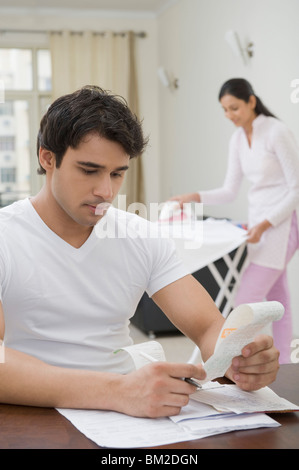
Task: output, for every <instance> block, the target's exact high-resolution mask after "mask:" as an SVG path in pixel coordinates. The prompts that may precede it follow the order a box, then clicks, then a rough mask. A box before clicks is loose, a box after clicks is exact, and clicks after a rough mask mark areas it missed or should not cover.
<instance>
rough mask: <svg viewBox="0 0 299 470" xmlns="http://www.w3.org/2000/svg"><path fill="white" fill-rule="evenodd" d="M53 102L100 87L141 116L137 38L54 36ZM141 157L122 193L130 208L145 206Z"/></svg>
mask: <svg viewBox="0 0 299 470" xmlns="http://www.w3.org/2000/svg"><path fill="white" fill-rule="evenodd" d="M50 50H51V60H52V99H53V100H54V99H56V98H58V97H59V96H61V95H64V94H67V93H72V92H73V91H75V90H77V89H78V88H81V87H82V86H84V85H97V86H100V87H101V88H103V89H106V90H110V91H111V92H112V93H114V94H117V95H121V96H123V97H124V98H125V99H126V100H127V102H128V105H129V107H130V109H131V110H132V111H133V112H134V113H135V114H136V115H137V116H138V114H139V109H138V87H137V74H136V65H135V35H134V33H133V32H131V31H129V32H126V33H121V34H120V33H117V34H115V33H113V32H110V31H108V32H105V33H104V34H103V33H99V34H97V33H93V32H91V31H86V32H83V33H73V32H70V31H63V32H62V33H55V32H53V33H51V34H50ZM143 187H144V185H143V172H142V160H141V156H140V157H137V158H133V159H131V161H130V168H129V170H128V172H127V174H126V178H125V181H124V183H123V186H122V189H121V194H122V195H126V204H127V207H128V205H129V204H131V203H134V202H139V203H144V189H143Z"/></svg>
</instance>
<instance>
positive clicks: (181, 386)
mask: <svg viewBox="0 0 299 470" xmlns="http://www.w3.org/2000/svg"><path fill="white" fill-rule="evenodd" d="M205 376H206V373H205V371H204V369H203V367H202V366H201V365H199V366H195V365H193V364H180V363H169V362H155V363H153V364H148V365H146V366H144V367H142V368H141V369H138V370H137V371H134V372H131V373H130V374H128V375H125V376H123V385H122V387H121V396H120V397H119V400H120V401H119V406H120V409H119V411H121V412H123V413H126V414H129V415H131V416H138V417H148V418H158V417H161V416H174V415H177V414H179V413H180V411H181V408H182V407H183V406H186V405H187V404H188V402H189V396H190V395H191V394H192V393H194V392H195V391H196V387H195V386H194V385H190V384H189V383H187V382H186V381H184V380H182V378H183V377H186V378H192V377H193V378H194V379H198V380H203V379H204V378H205Z"/></svg>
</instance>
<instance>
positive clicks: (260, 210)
mask: <svg viewBox="0 0 299 470" xmlns="http://www.w3.org/2000/svg"><path fill="white" fill-rule="evenodd" d="M243 177H246V178H247V179H248V180H249V182H250V183H251V187H250V190H249V194H248V226H249V228H250V227H253V226H254V225H256V224H258V223H260V222H262V221H263V220H265V219H267V220H268V221H269V222H270V223H271V224H272V227H270V228H269V229H268V230H266V231H265V232H264V234H263V236H262V239H261V241H260V242H259V243H257V244H252V243H250V244H248V255H249V259H250V261H252V262H253V263H256V264H259V265H261V266H265V267H268V268H274V269H283V268H284V267H285V257H286V250H287V244H288V238H289V232H290V226H291V216H292V213H293V212H294V211H297V220H298V221H299V217H298V216H299V209H298V208H299V150H298V146H297V143H296V141H295V139H294V136H293V135H292V133H291V132H290V130H289V129H288V128H287V127H286V126H285V124H284V123H282V122H281V121H279V120H278V119H276V118H273V117H268V116H264V115H262V114H261V115H259V116H257V118H256V119H255V120H254V121H253V133H252V139H251V147H249V144H248V140H247V137H246V134H245V132H244V130H243V128H238V129H237V130H236V131H235V132H234V134H233V136H232V138H231V140H230V145H229V161H228V169H227V173H226V177H225V181H224V184H223V186H222V187H221V188H219V189H214V190H210V191H200V196H201V201H202V203H203V204H223V203H229V202H231V201H232V200H234V199H235V197H236V196H237V193H238V190H239V188H240V185H241V182H242V178H243Z"/></svg>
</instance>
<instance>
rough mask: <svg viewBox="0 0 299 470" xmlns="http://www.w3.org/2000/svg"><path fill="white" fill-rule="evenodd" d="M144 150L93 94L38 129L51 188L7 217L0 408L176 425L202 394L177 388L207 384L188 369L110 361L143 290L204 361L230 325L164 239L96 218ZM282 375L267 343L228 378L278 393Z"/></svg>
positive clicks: (113, 101) (132, 129)
mask: <svg viewBox="0 0 299 470" xmlns="http://www.w3.org/2000/svg"><path fill="white" fill-rule="evenodd" d="M145 145H146V140H145V139H144V137H143V134H142V129H141V125H140V123H139V121H138V120H137V118H136V117H135V116H134V115H133V114H132V113H131V112H130V110H129V109H128V107H127V105H126V104H125V103H124V102H123V100H121V99H120V98H119V97H116V96H113V95H110V94H109V93H107V92H104V91H103V90H101V89H98V88H96V87H84V88H83V89H81V90H79V91H77V92H75V93H72V94H70V95H66V96H63V97H61V98H59V99H58V100H56V101H55V102H54V103H53V104H52V105H51V106H50V108H49V109H48V111H47V113H46V115H45V116H44V118H43V119H42V121H41V127H40V131H39V135H38V156H39V164H40V172H41V173H45V184H44V186H43V188H42V189H41V191H40V192H39V193H38V194H37V195H36V196H35V197H32V198H30V199H26V200H24V201H20V202H17V203H15V204H13V205H12V206H10V207H7V208H4V209H2V210H1V211H0V229H1V231H0V300H1V304H0V305H1V310H0V318H1V321H0V333H1V337H2V338H3V337H4V339H5V345H6V349H5V363H3V364H0V402H4V403H14V404H23V405H34V406H46V407H48V406H49V407H67V408H86V409H89V408H92V409H109V410H115V411H119V412H122V413H126V414H129V415H134V416H148V417H159V416H170V415H174V414H177V413H179V411H180V409H181V407H182V406H184V405H186V404H187V402H188V399H189V395H190V394H192V393H193V392H194V391H195V387H194V386H193V385H190V384H189V383H187V382H186V381H183V380H181V378H182V377H194V378H197V379H203V378H204V377H205V372H204V370H203V368H202V367H201V366H195V365H192V364H181V363H173V364H172V363H171V364H170V363H167V362H165V363H164V362H161V363H160V362H157V363H153V364H149V365H147V366H145V367H143V368H141V369H139V370H137V371H134V370H132V366H131V363H130V362H129V358H128V357H127V355H126V354H122V353H120V354H115V350H116V349H119V348H122V347H124V346H128V345H129V344H131V340H130V338H129V333H128V323H129V319H130V317H131V316H132V315H133V314H134V311H135V308H136V306H137V304H138V301H139V299H140V298H141V296H142V294H143V292H144V290H146V291H147V292H148V293H149V295H150V296H152V298H153V300H154V301H155V302H156V303H157V304H158V305H159V306H160V308H161V309H162V310H163V311H164V312H165V314H166V315H167V316H168V317H169V318H170V320H171V321H172V322H173V323H174V324H175V325H176V326H177V327H178V328H179V329H181V330H182V331H183V332H184V333H185V334H186V335H188V336H189V337H190V338H191V339H192V340H193V341H194V342H195V343H196V344H197V345H198V346H199V348H200V350H201V353H202V355H203V358H204V360H206V359H207V358H208V357H209V356H210V355H211V354H212V353H213V349H214V345H215V342H216V339H217V337H218V334H219V331H220V329H221V327H222V325H223V321H224V320H223V318H222V316H221V314H220V312H219V311H218V309H217V308H216V306H215V304H214V302H213V301H212V299H211V298H210V297H209V295H208V294H207V293H206V291H205V290H204V289H203V288H202V286H201V285H200V284H199V283H198V282H197V281H196V280H195V279H194V278H193V277H192V276H191V275H190V274H188V273H186V271H185V270H184V268H183V267H182V265H181V263H180V261H179V260H178V259H177V257H176V255H175V250H174V248H173V245H172V243H171V242H170V241H169V240H166V239H161V238H157V237H151V236H148V237H144V236H129V235H128V232H127V231H126V230H127V227H128V225H130V224H131V230H132V220H133V225H134V223H135V222H136V217H137V216H135V215H132V214H131V215H130V214H127V213H125V212H121V211H117V210H116V209H114V208H110V209H109V210H108V212H106V213H105V212H104V213H103V214H100V215H98V211H97V210H96V208H97V206H98V205H99V204H101V203H111V202H112V201H113V199H114V198H115V197H116V195H117V193H118V191H119V189H120V186H121V183H122V181H123V179H124V176H125V173H126V171H127V169H128V167H129V163H130V158H133V157H136V156H137V155H138V154H140V153H141V152H142V151H143V150H144V147H145ZM138 219H140V218H138ZM99 221H100V223H99ZM103 221H107V222H109V223H113V224H116V233H118V234H122V236H118V237H109V236H107V237H101V236H98V235H97V230H96V229H97V227H98V226H99V225H101V224H102V222H103ZM142 223H143V224H145V225H146V226H147V224H148V222H147V221H144V222H142ZM96 224H97V225H96ZM124 233H125V234H127V235H128V236H123V234H124ZM4 319H5V321H4ZM4 325H5V336H4ZM277 369H278V351H277V350H276V349H275V347H274V346H273V341H272V338H270V337H268V336H261V337H260V338H258V339H256V341H255V342H253V343H252V344H250V345H248V346H247V347H245V348H244V350H243V355H242V356H240V357H238V358H235V359H234V360H233V364H232V367H231V368H230V370H229V371H228V373H227V375H228V376H229V377H231V378H232V379H233V380H234V381H235V382H236V383H237V384H238V385H239V386H240V387H241V388H243V389H245V390H255V389H258V388H260V387H263V386H265V385H267V384H269V383H271V382H272V381H273V380H274V379H275V377H276V373H277Z"/></svg>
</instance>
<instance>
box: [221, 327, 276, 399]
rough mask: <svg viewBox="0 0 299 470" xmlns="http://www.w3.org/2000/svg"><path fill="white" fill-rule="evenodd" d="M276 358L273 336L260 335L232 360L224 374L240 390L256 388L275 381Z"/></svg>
mask: <svg viewBox="0 0 299 470" xmlns="http://www.w3.org/2000/svg"><path fill="white" fill-rule="evenodd" d="M278 358H279V351H278V350H277V349H276V348H275V346H274V344H273V338H271V336H267V335H260V336H258V337H257V338H256V339H255V340H254V341H253V342H252V343H250V344H248V345H247V346H245V347H244V348H243V349H242V354H241V355H240V356H238V357H235V358H234V359H233V360H232V365H231V367H230V368H229V369H228V371H227V374H226V375H227V377H228V378H230V379H231V380H233V382H235V383H236V384H237V385H238V386H239V387H240V388H241V389H242V390H246V391H253V390H258V389H260V388H262V387H265V386H267V385H269V384H270V383H272V382H274V381H275V379H276V375H277V372H278V369H279V361H278Z"/></svg>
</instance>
